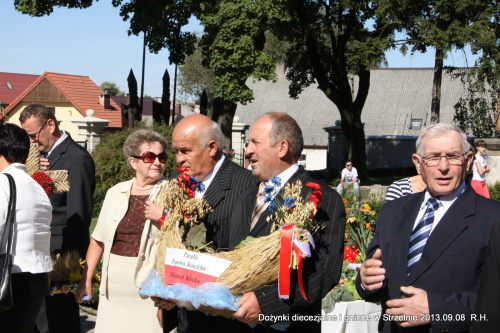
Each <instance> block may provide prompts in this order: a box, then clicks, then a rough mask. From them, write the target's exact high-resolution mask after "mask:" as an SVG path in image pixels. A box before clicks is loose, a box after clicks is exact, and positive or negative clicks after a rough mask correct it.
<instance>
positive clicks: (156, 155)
mask: <svg viewBox="0 0 500 333" xmlns="http://www.w3.org/2000/svg"><path fill="white" fill-rule="evenodd" d="M149 153H150V154H153V155H155V158H154V159H153V161H151V162H146V161H144V157H145V156H146V154H149ZM161 154H165V161H164V162H162V161H161V159H160V155H161ZM130 157H133V158H137V159H139V160H142V162H144V163H147V164H151V163H154V162H155V161H156V159H158V161H159V162H160V163H161V164H165V163H167V159H168V155H167V153H166V152H164V151H162V152H161V153H159V154H155V153H153V152H152V151H146V152H144V153H142V154H141V155H140V156H130Z"/></svg>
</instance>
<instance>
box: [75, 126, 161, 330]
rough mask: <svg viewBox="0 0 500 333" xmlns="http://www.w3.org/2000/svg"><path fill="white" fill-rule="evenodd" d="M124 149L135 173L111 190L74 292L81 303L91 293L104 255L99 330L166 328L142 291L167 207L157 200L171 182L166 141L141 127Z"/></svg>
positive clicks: (97, 323)
mask: <svg viewBox="0 0 500 333" xmlns="http://www.w3.org/2000/svg"><path fill="white" fill-rule="evenodd" d="M123 154H124V156H125V160H126V161H127V164H128V165H129V166H130V167H131V168H132V170H133V171H134V172H135V178H133V179H131V180H129V181H126V182H123V183H119V184H117V185H115V186H113V187H112V188H110V189H109V190H108V192H107V193H106V198H105V199H104V203H103V205H102V209H101V212H100V214H99V219H98V221H97V225H96V228H95V230H94V232H93V234H92V238H91V240H90V246H89V249H88V252H87V259H86V264H85V268H84V271H83V274H82V280H81V282H80V285H79V286H78V289H77V291H76V294H75V297H76V301H77V302H79V303H81V302H83V301H84V299H85V298H84V299H82V297H84V296H88V297H89V298H91V297H92V276H93V275H94V271H95V269H96V266H97V264H98V262H99V261H100V259H101V257H102V279H101V287H100V289H99V295H100V296H99V308H98V311H97V320H96V327H95V331H96V333H99V332H104V333H107V332H120V333H126V332H130V333H136V332H148V333H149V332H162V329H161V327H160V325H159V323H158V320H157V318H156V314H157V309H156V308H155V307H154V303H153V302H152V301H151V300H149V299H142V298H141V297H140V296H139V294H138V293H137V291H138V289H139V287H140V286H141V284H142V283H143V282H144V281H145V280H146V278H147V276H148V274H149V273H150V272H151V270H152V269H153V267H154V263H155V257H156V249H157V246H156V244H155V240H156V237H157V236H158V232H159V224H158V219H159V218H160V217H161V216H162V215H163V210H162V209H161V208H160V207H158V206H157V205H156V204H155V203H152V202H153V201H154V200H155V199H156V197H157V196H158V194H159V192H160V185H161V184H162V183H163V182H167V180H166V179H165V177H164V176H163V172H164V171H165V163H166V161H167V142H166V141H165V138H164V137H163V136H162V135H160V134H159V133H157V132H154V131H151V130H146V129H141V130H137V131H135V132H133V133H132V134H130V135H129V136H128V138H127V140H126V141H125V144H124V147H123Z"/></svg>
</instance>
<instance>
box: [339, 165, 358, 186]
mask: <svg viewBox="0 0 500 333" xmlns="http://www.w3.org/2000/svg"><path fill="white" fill-rule="evenodd" d="M357 176H358V170H356V168H355V167H352V169H351V171H349V169H347V168H344V170H342V178H344V183H350V182H352V181H353V180H354V177H357Z"/></svg>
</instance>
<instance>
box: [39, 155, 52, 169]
mask: <svg viewBox="0 0 500 333" xmlns="http://www.w3.org/2000/svg"><path fill="white" fill-rule="evenodd" d="M49 166H50V163H49V160H48V159H47V158H44V157H40V170H42V171H47V170H49Z"/></svg>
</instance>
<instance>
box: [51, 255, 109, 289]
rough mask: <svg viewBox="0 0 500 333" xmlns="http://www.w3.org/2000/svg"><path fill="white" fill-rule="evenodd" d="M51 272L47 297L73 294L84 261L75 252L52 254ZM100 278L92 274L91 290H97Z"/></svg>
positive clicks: (80, 275)
mask: <svg viewBox="0 0 500 333" xmlns="http://www.w3.org/2000/svg"><path fill="white" fill-rule="evenodd" d="M51 257H52V272H50V274H49V279H50V288H49V290H48V291H47V294H48V295H51V296H53V295H56V294H68V293H70V292H72V293H75V291H76V289H77V288H78V284H79V283H80V280H81V279H82V272H83V267H84V264H85V260H82V259H81V258H80V255H79V253H78V252H77V251H71V252H65V253H64V254H62V255H61V254H52V255H51ZM100 283H101V277H100V276H99V274H97V273H94V276H93V277H92V289H93V290H96V289H99V285H100Z"/></svg>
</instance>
